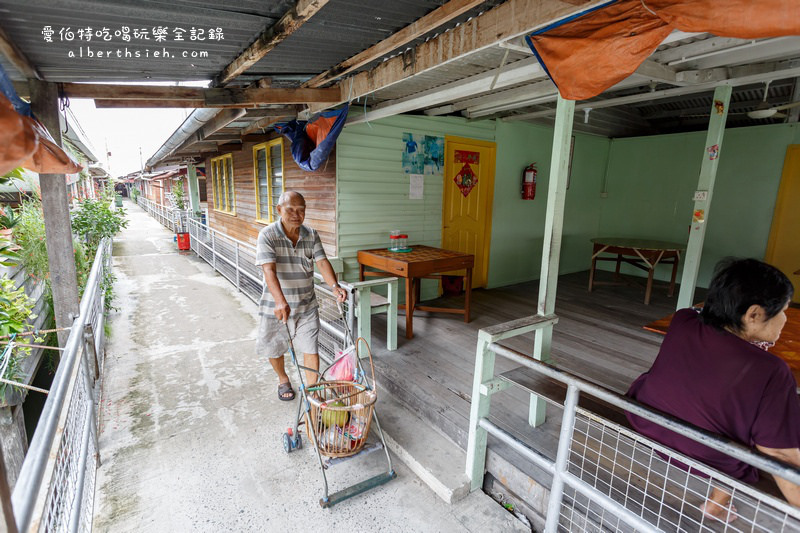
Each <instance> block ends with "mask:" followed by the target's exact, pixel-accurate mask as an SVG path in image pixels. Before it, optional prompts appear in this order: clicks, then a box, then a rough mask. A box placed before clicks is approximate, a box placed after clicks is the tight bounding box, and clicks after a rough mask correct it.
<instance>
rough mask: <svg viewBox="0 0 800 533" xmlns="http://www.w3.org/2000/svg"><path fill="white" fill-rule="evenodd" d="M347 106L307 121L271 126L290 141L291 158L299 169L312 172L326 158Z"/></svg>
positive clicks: (347, 108)
mask: <svg viewBox="0 0 800 533" xmlns="http://www.w3.org/2000/svg"><path fill="white" fill-rule="evenodd" d="M349 109H350V105H349V104H345V106H344V107H342V108H341V109H336V110H334V111H325V112H323V113H320V114H319V115H317V116H315V117H313V118H312V119H311V120H309V121H307V122H306V121H305V120H291V121H289V122H281V123H280V124H275V126H273V127H274V128H275V131H277V132H278V133H280V134H281V135H284V136H285V137H286V138H287V139H289V140H290V141H291V142H292V158H294V160H295V162H296V163H297V164H298V165H299V166H300V168H302V169H303V170H307V171H309V172H313V171H315V170H317V169H318V168H319V167H320V165H322V163H324V162H325V160H326V159H328V155H330V153H331V150H333V147H334V145H335V144H336V139H337V138H338V137H339V134H340V133H341V132H342V128H344V123H345V121H346V120H347V112H348V110H349Z"/></svg>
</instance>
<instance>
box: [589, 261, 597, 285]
mask: <svg viewBox="0 0 800 533" xmlns="http://www.w3.org/2000/svg"><path fill="white" fill-rule="evenodd" d="M595 268H597V255H592V268H590V269H589V292H592V289H594V269H595Z"/></svg>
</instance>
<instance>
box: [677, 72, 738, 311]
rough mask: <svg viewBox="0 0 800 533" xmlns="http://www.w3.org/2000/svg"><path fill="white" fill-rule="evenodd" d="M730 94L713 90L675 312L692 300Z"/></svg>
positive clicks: (725, 89)
mask: <svg viewBox="0 0 800 533" xmlns="http://www.w3.org/2000/svg"><path fill="white" fill-rule="evenodd" d="M731 90H732V89H731V86H730V85H721V86H719V87H717V88H716V89H715V90H714V101H713V102H712V104H711V114H710V117H709V120H708V133H707V134H706V144H705V146H704V147H703V164H702V165H701V166H700V178H699V179H698V180H697V191H696V192H695V196H694V198H695V200H694V209H693V210H692V221H691V226H690V227H691V230H690V231H689V243H688V244H687V245H686V256H685V257H684V259H683V274H682V275H681V289H680V292H679V293H678V307H677V308H678V309H682V308H684V307H691V305H692V303H693V302H692V300H693V299H694V290H695V285H696V284H697V273H698V271H699V270H700V258H701V255H702V253H703V241H704V240H705V236H706V225H707V224H706V221H707V220H708V213H709V210H710V208H711V194H712V193H713V192H714V180H715V179H716V177H717V166H718V165H719V156H720V154H721V153H722V138H723V136H724V134H725V121H726V120H727V118H728V105H729V104H730V101H731Z"/></svg>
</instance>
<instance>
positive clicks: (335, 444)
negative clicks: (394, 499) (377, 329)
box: [283, 306, 397, 508]
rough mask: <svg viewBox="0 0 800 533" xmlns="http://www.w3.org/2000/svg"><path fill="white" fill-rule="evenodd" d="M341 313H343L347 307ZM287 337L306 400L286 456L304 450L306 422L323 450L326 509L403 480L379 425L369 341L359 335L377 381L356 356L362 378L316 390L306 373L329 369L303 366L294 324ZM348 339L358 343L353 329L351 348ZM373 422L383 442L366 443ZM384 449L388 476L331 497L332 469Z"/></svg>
mask: <svg viewBox="0 0 800 533" xmlns="http://www.w3.org/2000/svg"><path fill="white" fill-rule="evenodd" d="M339 311H340V313H341V311H342V309H341V306H340V307H339ZM286 335H287V337H288V339H289V353H290V354H291V356H292V362H293V363H294V365H295V367H296V368H297V373H298V375H299V378H300V386H299V387H298V390H299V393H300V401H299V402H298V405H297V416H296V417H295V421H294V427H290V428H288V429H287V430H286V433H284V434H283V449H284V450H285V451H286V453H291V452H292V451H293V450H296V449H299V448H302V447H303V441H302V437H301V436H300V432H299V431H298V427H299V426H300V425H301V424H303V423H305V424H306V430H307V433H308V435H309V436H310V438H311V441H312V443H313V444H314V449H315V450H316V452H317V459H318V460H319V466H320V470H321V471H322V484H323V490H324V495H323V497H322V498H321V499H320V500H319V504H320V505H321V506H322V507H323V508H329V507H332V506H333V505H336V504H337V503H339V502H341V501H344V500H346V499H348V498H352V497H353V496H356V495H358V494H361V493H362V492H365V491H367V490H370V489H372V488H375V487H377V486H379V485H383V484H384V483H386V482H388V481H391V480H392V479H394V478H395V477H397V474H396V473H395V471H394V469H393V468H392V459H391V457H389V449H388V448H387V447H386V441H385V440H384V438H383V431H381V426H380V422H378V414H377V413H376V412H375V403H376V401H377V399H378V394H377V391H376V390H375V368H374V366H373V361H372V351H371V350H370V348H369V344H367V341H366V340H364V339H363V338H361V337H359V338H358V340H357V341H356V351H357V350H358V346H360V343H361V342H363V343H364V346H366V349H367V353H368V354H369V363H370V369H371V371H372V381H371V382H370V380H369V379H368V378H367V375H366V373H365V372H364V369H363V367H362V366H361V358H360V357H359V354H358V353H356V361H357V363H356V370H355V374H356V375H355V377H354V378H353V381H325V380H320V381H319V382H317V383H316V384H314V385H313V386H311V387H307V386H306V384H305V381H304V379H303V372H302V371H303V370H309V371H312V372H315V373H317V374H318V375H319V376H320V377H324V374H325V371H322V372H318V371H315V370H314V369H310V368H307V367H304V366H302V365H300V363H299V362H298V360H297V355H296V354H295V351H294V345H293V343H292V337H291V334H290V332H289V326H288V324H287V325H286ZM348 337H349V338H350V339H352V337H350V334H349V331H347V329H346V328H345V344H347V339H348ZM351 346H352V343H351ZM345 352H346V350H345ZM343 357H347V354H346V353H345V355H344V356H343ZM326 370H327V368H326ZM304 419H305V420H304ZM373 421H374V422H375V428H376V429H377V432H378V436H379V438H380V442H376V443H372V444H366V441H367V437H368V435H369V430H370V428H371V427H372V422H373ZM365 444H366V446H365ZM380 449H383V450H384V453H385V454H386V462H387V463H388V470H387V471H386V472H384V473H381V474H378V475H376V476H373V477H371V478H369V479H366V480H364V481H361V482H360V483H356V484H355V485H352V486H350V487H347V488H345V489H342V490H340V491H338V492H335V493H333V494H328V478H327V476H326V474H325V471H326V470H327V469H328V467H329V466H332V465H334V464H337V463H340V462H343V461H346V460H349V459H351V458H354V457H356V456H359V455H367V454H369V453H372V452H374V451H377V450H380ZM323 456H324V458H323Z"/></svg>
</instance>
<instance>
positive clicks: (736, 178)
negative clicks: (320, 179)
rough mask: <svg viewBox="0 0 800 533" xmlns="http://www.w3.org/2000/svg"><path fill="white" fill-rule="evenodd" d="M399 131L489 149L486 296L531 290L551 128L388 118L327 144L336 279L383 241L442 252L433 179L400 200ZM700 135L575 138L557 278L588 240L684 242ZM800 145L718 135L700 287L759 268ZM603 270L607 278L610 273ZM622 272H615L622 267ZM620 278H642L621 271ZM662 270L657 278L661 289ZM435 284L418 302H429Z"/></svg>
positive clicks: (792, 140)
mask: <svg viewBox="0 0 800 533" xmlns="http://www.w3.org/2000/svg"><path fill="white" fill-rule="evenodd" d="M404 132H410V133H414V134H420V135H439V136H445V135H455V136H460V137H468V138H473V139H480V140H488V141H495V142H496V143H497V168H496V176H495V193H494V205H493V210H492V213H493V214H492V242H491V249H490V257H489V283H488V286H489V287H499V286H503V285H510V284H513V283H519V282H523V281H529V280H534V279H538V277H539V269H540V266H541V248H542V231H543V227H544V217H545V210H546V194H547V187H548V174H549V164H550V151H551V147H552V128H549V127H546V126H539V125H531V124H524V123H519V122H502V121H474V122H470V121H467V120H463V119H458V118H439V117H437V118H434V117H422V116H397V117H392V118H388V119H383V120H379V121H376V122H372V123H370V124H366V123H364V124H358V125H353V126H347V127H346V128H345V129H344V131H343V132H342V134H341V136H340V137H339V140H338V144H337V160H336V164H337V213H338V228H337V229H338V231H337V239H338V242H337V249H338V251H339V255H340V257H341V258H342V259H343V260H344V265H345V278H346V279H349V280H354V279H356V277H357V272H358V264H357V262H356V259H355V256H356V251H357V250H359V249H363V248H374V247H381V246H386V245H387V241H388V235H389V231H391V230H393V229H400V230H403V231H405V232H407V233H408V234H409V242H410V243H412V244H427V245H430V246H439V245H440V244H441V230H442V228H441V224H442V212H441V208H442V207H441V206H442V183H443V177H442V176H425V194H424V199H423V200H409V199H408V188H409V187H408V186H409V181H408V176H407V175H405V174H404V173H403V171H402V168H401V154H402V149H403V144H402V142H401V137H402V134H403V133H404ZM704 142H705V132H696V133H686V134H675V135H656V136H649V137H635V138H628V139H614V140H612V139H607V138H604V137H598V136H592V135H584V134H580V133H576V134H575V147H574V152H573V160H572V171H571V179H570V186H569V189H568V190H567V199H566V213H565V217H566V218H565V223H564V240H563V245H562V255H561V265H560V272H561V273H562V274H565V273H570V272H580V271H584V270H587V269H588V268H589V262H590V257H591V243H590V242H589V239H591V238H592V237H594V236H600V235H606V236H622V237H640V238H650V239H659V240H669V241H677V242H686V240H687V237H688V228H689V221H690V218H691V211H692V207H693V202H692V193H693V192H694V190H695V188H696V185H697V177H698V174H699V171H700V163H701V158H702V157H703V156H704V146H703V145H704ZM796 143H800V127H798V125H797V124H787V125H771V126H758V127H751V128H738V129H731V130H728V131H727V132H726V133H725V140H724V143H723V148H722V152H721V156H720V166H719V171H718V175H717V180H716V188H715V191H714V197H713V203H712V206H711V209H710V216H709V218H708V224H709V226H708V229H707V233H706V239H705V248H704V255H703V261H702V263H701V267H700V275H699V278H698V284H699V285H700V286H706V285H707V283H708V281H709V279H710V276H711V272H712V270H713V267H714V265H715V264H716V262H717V261H718V260H719V259H720V258H722V257H725V256H727V255H737V256H749V257H757V258H762V257H763V255H764V251H765V249H766V244H767V239H768V236H769V228H770V224H771V221H772V212H773V209H774V205H775V198H776V195H777V190H778V185H779V183H780V175H781V170H782V167H783V159H784V154H785V152H786V147H787V146H788V145H789V144H796ZM534 161H536V162H537V166H538V168H539V179H538V187H537V197H536V199H535V200H522V199H520V188H521V187H520V181H521V173H522V170H523V169H524V168H525V166H527V165H528V164H529V163H532V162H534ZM601 267H602V268H612V267H611V266H610V263H609V264H608V265H602V266H601ZM623 268H625V267H623ZM627 272H628V273H631V274H634V275H642V273H641V272H640V271H638V270H635V269H632V268H629V269H628V270H627ZM668 276H669V268H664V269H663V270H659V271H658V272H657V277H658V278H659V279H662V280H666V279H668ZM435 291H436V284H435V282H430V283H427V284H426V285H424V286H423V298H429V297H432V296H434V295H435Z"/></svg>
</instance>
